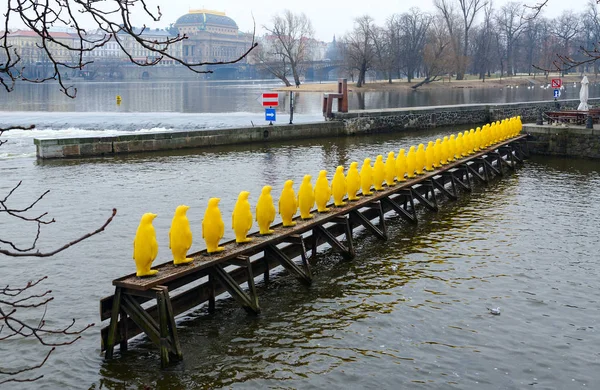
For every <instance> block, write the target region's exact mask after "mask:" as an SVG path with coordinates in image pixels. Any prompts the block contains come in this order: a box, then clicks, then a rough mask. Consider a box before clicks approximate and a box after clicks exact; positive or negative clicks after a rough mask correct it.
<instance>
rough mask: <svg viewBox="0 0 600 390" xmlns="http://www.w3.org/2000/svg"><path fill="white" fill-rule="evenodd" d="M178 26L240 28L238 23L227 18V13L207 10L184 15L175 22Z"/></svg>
mask: <svg viewBox="0 0 600 390" xmlns="http://www.w3.org/2000/svg"><path fill="white" fill-rule="evenodd" d="M178 24H195V25H199V26H202V27H206V25H207V24H210V25H213V26H214V25H220V26H226V27H230V28H235V29H237V28H238V25H237V23H236V22H235V21H234V20H233V19H231V18H230V17H229V16H225V12H217V11H209V10H205V9H200V10H190V12H189V13H188V14H187V15H183V16H182V17H180V18H179V19H177V21H176V22H175V25H178Z"/></svg>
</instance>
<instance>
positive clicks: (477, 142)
mask: <svg viewBox="0 0 600 390" xmlns="http://www.w3.org/2000/svg"><path fill="white" fill-rule="evenodd" d="M480 150H481V128H480V127H478V128H477V129H476V130H475V134H473V151H475V152H479V151H480Z"/></svg>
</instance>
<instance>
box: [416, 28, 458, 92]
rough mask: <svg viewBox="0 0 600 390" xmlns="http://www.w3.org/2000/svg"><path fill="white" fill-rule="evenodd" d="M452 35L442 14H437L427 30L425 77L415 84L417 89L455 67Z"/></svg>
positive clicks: (424, 51)
mask: <svg viewBox="0 0 600 390" xmlns="http://www.w3.org/2000/svg"><path fill="white" fill-rule="evenodd" d="M451 41H452V37H451V36H450V33H449V31H448V28H447V25H446V24H445V23H444V19H443V17H442V16H437V17H435V18H434V20H433V21H432V23H431V26H430V28H429V30H428V32H427V42H426V43H425V48H424V50H423V68H424V72H425V79H424V80H423V81H420V82H419V83H417V84H415V85H413V86H412V87H411V88H413V89H417V88H419V87H420V86H422V85H425V84H428V83H431V82H433V81H436V80H439V78H440V76H443V75H444V74H447V73H448V72H450V71H451V69H453V67H454V66H455V65H454V58H455V56H454V53H453V52H452V42H451Z"/></svg>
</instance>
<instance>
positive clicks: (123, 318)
mask: <svg viewBox="0 0 600 390" xmlns="http://www.w3.org/2000/svg"><path fill="white" fill-rule="evenodd" d="M119 338H120V340H121V342H120V343H119V349H120V350H121V354H123V352H126V351H127V349H128V346H127V342H128V340H129V337H127V313H125V310H123V308H120V309H119Z"/></svg>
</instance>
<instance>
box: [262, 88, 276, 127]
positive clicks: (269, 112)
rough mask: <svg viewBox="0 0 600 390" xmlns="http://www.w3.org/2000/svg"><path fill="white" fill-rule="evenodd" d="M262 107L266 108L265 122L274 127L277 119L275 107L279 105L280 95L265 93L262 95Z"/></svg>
mask: <svg viewBox="0 0 600 390" xmlns="http://www.w3.org/2000/svg"><path fill="white" fill-rule="evenodd" d="M262 105H263V107H265V120H266V121H269V125H272V124H273V122H274V121H275V119H276V115H277V114H276V113H275V107H277V106H278V105H279V94H278V93H277V92H264V93H263V94H262Z"/></svg>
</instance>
